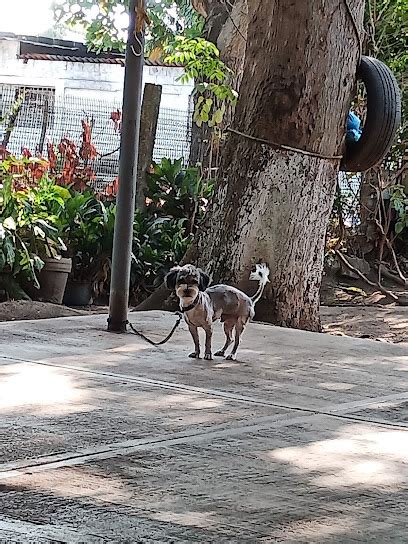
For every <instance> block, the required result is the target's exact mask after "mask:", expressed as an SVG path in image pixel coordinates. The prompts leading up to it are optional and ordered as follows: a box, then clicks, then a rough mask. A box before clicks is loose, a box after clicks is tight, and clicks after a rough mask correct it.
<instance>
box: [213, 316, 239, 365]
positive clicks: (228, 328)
mask: <svg viewBox="0 0 408 544" xmlns="http://www.w3.org/2000/svg"><path fill="white" fill-rule="evenodd" d="M234 326H235V319H228V320H226V321H224V333H225V344H224V345H223V346H222V348H221V349H219V350H218V351H217V352H215V353H214V355H216V356H217V357H224V355H225V352H226V351H227V349H228V348H229V347H230V345H231V344H232V331H233V329H234Z"/></svg>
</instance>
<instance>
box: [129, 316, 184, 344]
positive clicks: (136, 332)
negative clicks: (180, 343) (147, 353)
mask: <svg viewBox="0 0 408 544" xmlns="http://www.w3.org/2000/svg"><path fill="white" fill-rule="evenodd" d="M174 315H176V316H177V321H176V323H175V325H174V327H173V328H172V329H171V331H170V332H169V334H168V335H167V336H166V338H165V339H164V340H161V341H160V342H153V340H150V338H147V336H145V335H144V334H143V333H142V332H140V331H138V330H137V329H135V327H134V326H133V325H132V323H130V321H127V325H129V327H130V328H131V330H132V331H133V332H134V333H135V334H137V336H140V338H143V340H146V342H148V343H149V344H151V345H152V346H161V345H162V344H165V343H166V342H168V341H169V340H170V338H171V337H172V336H173V334H174V333H175V332H176V329H177V327H178V326H179V325H180V322H181V320H182V319H183V314H182V313H181V312H176V313H175V314H174Z"/></svg>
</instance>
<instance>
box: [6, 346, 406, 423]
mask: <svg viewBox="0 0 408 544" xmlns="http://www.w3.org/2000/svg"><path fill="white" fill-rule="evenodd" d="M0 359H4V360H9V361H16V362H19V363H25V364H34V365H42V366H50V367H54V368H60V369H61V370H71V371H73V372H81V373H83V374H90V375H92V376H94V377H95V378H98V377H101V378H110V379H112V380H120V381H128V382H132V383H140V384H142V385H150V386H152V387H159V388H162V389H170V390H176V391H186V392H192V393H198V394H202V395H207V396H214V397H219V398H224V399H227V400H231V401H235V402H240V403H245V404H252V405H257V406H263V407H271V408H280V409H285V410H292V411H298V412H306V413H309V414H312V415H319V414H320V415H325V416H330V417H344V418H346V416H340V415H338V412H349V411H351V410H353V409H355V408H366V407H370V406H372V405H380V404H382V403H386V402H390V401H397V400H401V401H402V400H408V392H406V393H405V392H404V393H396V394H393V395H385V396H380V397H370V398H368V399H363V400H361V401H352V402H345V403H339V404H333V405H331V406H328V407H327V408H326V410H319V409H318V408H305V407H302V406H298V405H293V404H281V403H276V402H270V401H264V400H261V399H258V398H256V397H248V396H245V395H237V394H235V393H230V392H228V391H221V390H216V389H208V388H204V387H195V386H190V385H187V384H182V383H177V382H165V381H161V380H153V379H150V378H144V377H143V376H130V375H129V374H117V373H113V372H101V371H99V370H89V369H85V368H80V367H76V366H72V365H60V364H57V363H51V362H47V361H32V360H27V359H19V358H14V357H5V356H3V355H0ZM350 417H353V418H355V419H356V420H358V421H365V422H367V423H372V424H378V425H386V426H397V427H402V428H404V427H407V426H408V425H407V424H404V423H396V424H395V423H392V422H389V421H386V420H382V419H366V418H360V417H358V416H350Z"/></svg>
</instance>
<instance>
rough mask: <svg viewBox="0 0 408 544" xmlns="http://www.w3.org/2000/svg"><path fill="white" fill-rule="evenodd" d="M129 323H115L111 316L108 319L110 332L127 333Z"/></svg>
mask: <svg viewBox="0 0 408 544" xmlns="http://www.w3.org/2000/svg"><path fill="white" fill-rule="evenodd" d="M126 325H127V321H113V319H112V318H111V316H109V317H108V329H107V330H108V332H126V330H127V329H126Z"/></svg>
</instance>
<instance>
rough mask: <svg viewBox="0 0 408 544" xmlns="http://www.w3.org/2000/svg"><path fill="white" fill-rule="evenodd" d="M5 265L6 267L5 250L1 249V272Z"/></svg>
mask: <svg viewBox="0 0 408 544" xmlns="http://www.w3.org/2000/svg"><path fill="white" fill-rule="evenodd" d="M5 267H6V256H5V255H4V253H3V251H0V272H2V271H3V270H4V268H5Z"/></svg>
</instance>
